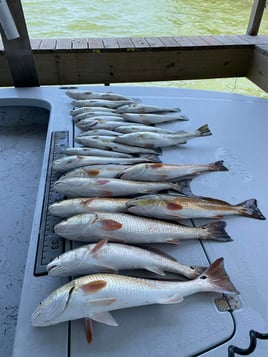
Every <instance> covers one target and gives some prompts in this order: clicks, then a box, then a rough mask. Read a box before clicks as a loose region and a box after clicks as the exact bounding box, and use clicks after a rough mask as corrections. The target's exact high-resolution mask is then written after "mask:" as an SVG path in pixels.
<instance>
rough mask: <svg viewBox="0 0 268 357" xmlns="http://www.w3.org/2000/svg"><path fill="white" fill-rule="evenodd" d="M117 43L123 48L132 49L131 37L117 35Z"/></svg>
mask: <svg viewBox="0 0 268 357" xmlns="http://www.w3.org/2000/svg"><path fill="white" fill-rule="evenodd" d="M117 43H118V46H119V48H124V49H126V50H127V51H130V50H134V47H135V46H134V43H133V42H132V40H131V38H129V37H118V38H117Z"/></svg>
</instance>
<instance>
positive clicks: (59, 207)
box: [48, 197, 129, 218]
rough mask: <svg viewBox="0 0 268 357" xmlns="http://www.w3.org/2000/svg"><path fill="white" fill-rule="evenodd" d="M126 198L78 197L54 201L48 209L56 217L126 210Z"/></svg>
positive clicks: (122, 211)
mask: <svg viewBox="0 0 268 357" xmlns="http://www.w3.org/2000/svg"><path fill="white" fill-rule="evenodd" d="M128 200H129V199H128V198H106V197H93V198H89V197H79V198H70V199H66V200H62V201H59V202H54V203H52V204H51V205H50V206H49V207H48V211H49V213H50V214H52V215H53V216H57V217H64V218H68V217H72V216H75V215H77V214H82V213H89V212H90V213H92V212H93V213H94V212H95V211H104V212H121V213H124V212H127V207H126V203H127V201H128Z"/></svg>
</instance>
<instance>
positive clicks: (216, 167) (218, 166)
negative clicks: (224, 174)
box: [208, 160, 229, 171]
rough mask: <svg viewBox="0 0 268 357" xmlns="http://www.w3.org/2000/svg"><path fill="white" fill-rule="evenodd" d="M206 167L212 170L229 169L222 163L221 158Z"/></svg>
mask: <svg viewBox="0 0 268 357" xmlns="http://www.w3.org/2000/svg"><path fill="white" fill-rule="evenodd" d="M208 167H209V170H212V171H229V169H228V168H227V167H225V166H224V165H223V160H219V161H216V162H212V163H211V164H209V165H208Z"/></svg>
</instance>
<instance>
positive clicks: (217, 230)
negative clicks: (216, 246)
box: [201, 221, 232, 242]
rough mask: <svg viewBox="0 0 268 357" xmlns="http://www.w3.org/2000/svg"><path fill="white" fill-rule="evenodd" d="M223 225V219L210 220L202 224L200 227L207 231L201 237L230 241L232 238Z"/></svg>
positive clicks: (224, 223) (224, 224)
mask: <svg viewBox="0 0 268 357" xmlns="http://www.w3.org/2000/svg"><path fill="white" fill-rule="evenodd" d="M225 227H226V222H224V221H218V222H212V223H208V224H206V225H204V226H202V227H201V228H203V229H205V230H206V233H207V234H206V235H205V236H204V237H203V239H212V240H217V241H220V242H230V241H232V238H231V237H230V236H229V234H228V233H227V232H226V231H225Z"/></svg>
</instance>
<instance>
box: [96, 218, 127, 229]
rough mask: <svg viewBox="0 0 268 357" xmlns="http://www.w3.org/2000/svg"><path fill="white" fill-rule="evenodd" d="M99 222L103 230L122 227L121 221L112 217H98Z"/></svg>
mask: <svg viewBox="0 0 268 357" xmlns="http://www.w3.org/2000/svg"><path fill="white" fill-rule="evenodd" d="M99 222H100V223H101V226H102V228H103V229H104V230H105V231H116V230H117V229H120V228H122V223H120V222H117V221H115V220H113V219H100V220H99Z"/></svg>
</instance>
